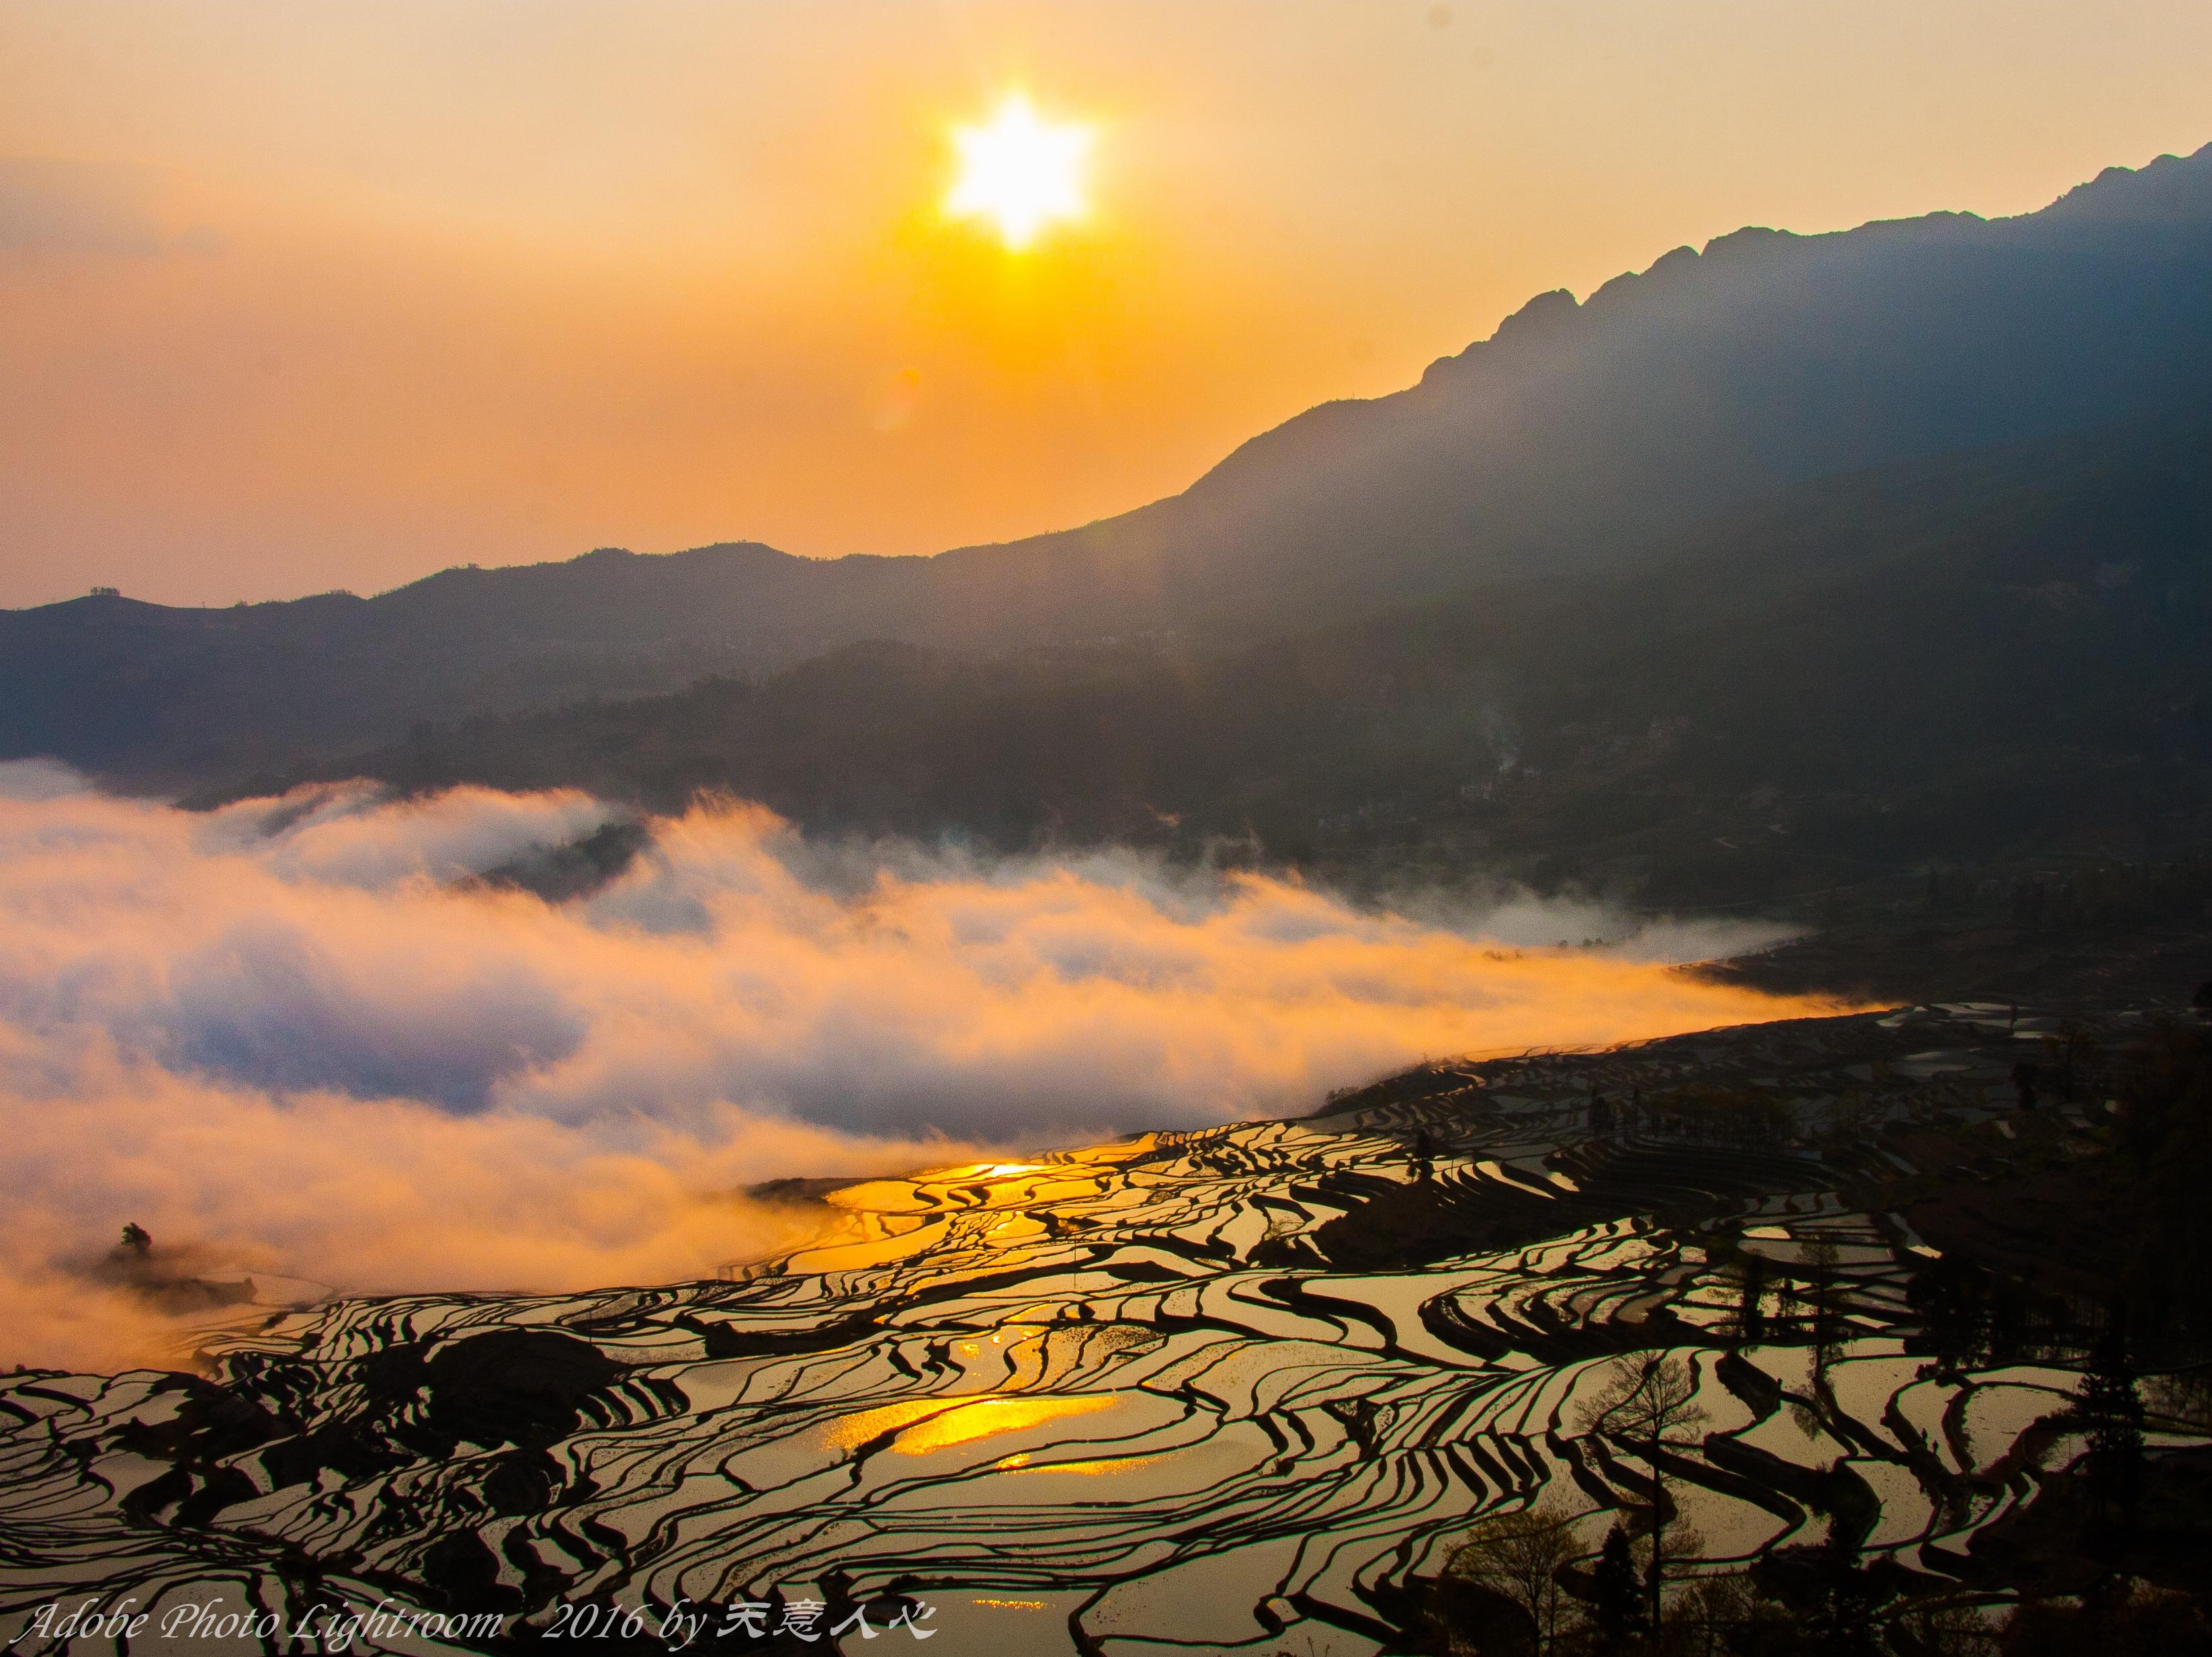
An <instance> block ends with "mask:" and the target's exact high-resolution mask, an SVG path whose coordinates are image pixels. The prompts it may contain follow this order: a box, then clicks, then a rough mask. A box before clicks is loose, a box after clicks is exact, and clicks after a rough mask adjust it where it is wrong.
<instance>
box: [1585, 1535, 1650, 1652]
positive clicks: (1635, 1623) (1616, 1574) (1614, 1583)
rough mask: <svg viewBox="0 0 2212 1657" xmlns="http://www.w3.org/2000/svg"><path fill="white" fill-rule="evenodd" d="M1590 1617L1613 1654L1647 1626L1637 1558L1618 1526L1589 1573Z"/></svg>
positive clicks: (1600, 1550) (1606, 1541) (1599, 1551)
mask: <svg viewBox="0 0 2212 1657" xmlns="http://www.w3.org/2000/svg"><path fill="white" fill-rule="evenodd" d="M1590 1616H1591V1618H1592V1620H1594V1621H1595V1623H1596V1624H1597V1626H1598V1632H1599V1633H1600V1634H1601V1635H1602V1636H1604V1638H1605V1642H1606V1647H1607V1649H1608V1650H1612V1651H1618V1650H1620V1648H1621V1647H1622V1646H1623V1645H1625V1644H1626V1643H1627V1642H1628V1640H1629V1638H1630V1636H1632V1635H1634V1634H1636V1633H1638V1631H1639V1630H1641V1629H1642V1628H1643V1626H1644V1610H1643V1605H1642V1604H1641V1602H1640V1596H1639V1595H1638V1592H1637V1587H1636V1556H1635V1553H1634V1551H1632V1549H1631V1548H1630V1547H1629V1545H1628V1533H1627V1532H1626V1531H1625V1530H1623V1529H1622V1528H1621V1527H1620V1526H1618V1525H1615V1526H1614V1527H1613V1528H1612V1529H1611V1530H1609V1531H1607V1533H1605V1545H1604V1546H1603V1547H1602V1548H1601V1549H1599V1550H1598V1556H1597V1568H1596V1569H1595V1570H1593V1571H1592V1572H1591V1573H1590Z"/></svg>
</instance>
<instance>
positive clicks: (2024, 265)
mask: <svg viewBox="0 0 2212 1657" xmlns="http://www.w3.org/2000/svg"><path fill="white" fill-rule="evenodd" d="M2207 383H2212V148H2208V149H2205V150H2203V151H2199V152H2198V153H2197V155H2194V156H2191V157H2189V158H2187V159H2185V160H2184V159H2176V158H2173V157H2166V158H2163V159H2161V160H2160V161H2156V162H2154V163H2153V164H2152V165H2151V166H2149V167H2145V168H2143V169H2142V170H2141V171H2140V172H2128V171H2124V170H2120V169H2114V170H2112V171H2110V172H2107V173H2105V174H2104V175H2103V176H2101V177H2100V178H2099V179H2097V180H2095V181H2094V182H2093V183H2091V184H2088V185H2083V186H2082V187H2081V188H2079V189H2077V190H2075V191H2071V192H2069V194H2068V195H2067V196H2065V197H2063V198H2062V199H2061V200H2059V201H2058V202H2057V203H2054V204H2053V205H2052V206H2051V207H2049V208H2047V209H2045V210H2043V211H2042V212H2039V213H2035V214H2031V215H2024V216H2022V217H2019V218H2015V219H2006V220H1997V221H1991V222H1984V221H1983V220H1980V219H1978V218H1974V217H1972V216H1971V215H1954V214H1939V215H1933V216H1930V217H1928V218H1923V219H1914V220H1908V221H1900V222H1893V223H1883V224H1874V225H1868V226H1865V227H1863V228H1859V229H1857V230H1853V231H1850V232H1847V233H1841V234H1834V235H1824V236H1802V237H1801V236H1795V235H1790V234H1784V233H1779V232H1775V231H1768V230H1743V231H1739V232H1737V233H1735V234H1733V235H1729V236H1725V237H1723V238H1721V239H1719V240H1717V241H1714V242H1712V243H1711V244H1709V245H1708V246H1706V248H1705V251H1704V252H1702V253H1699V252H1692V250H1690V249H1688V248H1682V249H1678V250H1677V251H1675V252H1673V253H1670V254H1668V255H1667V256H1666V257H1665V258H1662V259H1661V260H1660V261H1659V262H1658V263H1657V264H1655V265H1654V266H1652V268H1651V269H1650V270H1648V271H1646V272H1644V274H1642V275H1641V276H1624V277H1621V278H1620V279H1618V280H1616V281H1614V282H1609V283H1607V285H1606V286H1605V287H1604V288H1601V289H1599V290H1598V291H1597V292H1596V293H1595V294H1592V295H1591V296H1590V298H1589V300H1588V301H1587V302H1585V303H1583V304H1579V305H1578V304H1577V303H1576V302H1575V301H1574V300H1573V299H1572V298H1571V296H1569V295H1567V294H1564V293H1560V294H1546V295H1543V296H1541V297H1540V298H1538V299H1537V300H1533V301H1531V302H1530V304H1529V305H1528V306H1527V307H1524V308H1523V309H1522V311H1521V312H1520V313H1517V314H1516V316H1514V317H1513V318H1511V319H1509V320H1508V321H1507V322H1506V323H1505V324H1504V325H1502V326H1501V327H1500V328H1499V329H1498V332H1497V333H1496V334H1495V335H1494V336H1493V337H1492V338H1490V339H1489V340H1486V341H1485V342H1483V343H1480V344H1478V345H1474V346H1472V347H1470V348H1469V349H1468V350H1466V351H1465V352H1463V353H1462V354H1461V355H1457V356H1455V357H1450V358H1447V359H1445V360H1443V361H1439V362H1437V364H1435V365H1434V366H1433V367H1431V369H1430V370H1429V372H1428V373H1426V374H1425V376H1424V377H1423V379H1422V380H1421V382H1420V384H1419V385H1417V386H1414V387H1413V388H1411V389H1409V390H1407V391H1401V392H1399V393H1397V394H1395V396H1391V397H1387V398H1379V399H1376V400H1374V401H1372V402H1365V403H1338V404H1327V405H1324V406H1323V407H1322V408H1319V409H1316V410H1310V411H1309V412H1308V413H1306V414H1304V415H1302V416H1298V417H1297V419H1294V420H1292V421H1291V422H1287V423H1286V424H1285V425H1284V426H1282V427H1279V428H1277V429H1275V430H1274V431H1272V432H1269V433H1267V434H1265V435H1263V436H1261V437H1259V438H1256V439H1255V440H1253V441H1251V442H1250V443H1248V444H1247V445H1245V446H1243V448H1242V449H1240V450H1238V451H1237V452H1236V453H1235V454H1233V455H1231V457H1229V458H1228V459H1226V460H1225V461H1224V462H1223V463H1222V464H1220V465H1219V466H1218V467H1216V468H1215V469H1214V470H1212V472H1211V473H1209V474H1208V475H1207V476H1206V477H1205V478H1203V479H1201V480H1200V482H1199V483H1197V484H1195V485H1194V486H1193V487H1192V488H1191V489H1189V490H1188V491H1186V492H1185V493H1184V494H1182V495H1178V496H1176V497H1174V498H1173V499H1171V500H1168V501H1159V502H1156V503H1154V504H1153V505H1152V506H1148V507H1143V508H1141V509H1139V511H1136V512H1133V513H1128V514H1127V515H1125V516H1122V517H1120V518H1115V519H1108V520H1105V521H1103V522H1101V523H1098V524H1094V525H1090V526H1088V527H1086V528H1084V529H1079V530H1073V531H1066V532H1063V533H1060V534H1055V535H1049V536H1042V537H1035V538H1033V539H1030V540H1027V541H1022V542H1016V543H1007V544H1005V545H1000V546H993V547H976V548H968V549H959V550H956V551H952V552H948V553H945V554H941V555H939V556H937V557H935V558H928V559H923V558H902V559H879V558H848V559H841V560H836V561H808V560H803V559H796V558H792V557H789V556H787V555H783V554H781V553H778V552H775V551H774V550H773V549H769V548H766V547H761V546H757V545H750V544H738V545H728V546H718V547H710V548H702V549H697V550H696V551H692V552H688V553H681V554H676V555H668V556H665V557H651V558H641V557H635V556H633V555H629V554H626V553H622V552H618V551H601V552H598V553H593V554H592V555H588V556H586V557H584V558H581V559H579V560H576V561H573V562H570V563H567V564H558V565H542V566H538V567H534V568H521V569H499V570H475V569H465V570H448V571H447V572H445V573H443V574H440V575H437V576H434V577H432V578H430V579H429V580H425V581H422V582H417V583H416V584H415V585H413V586H409V587H405V588H403V589H400V590H399V591H398V592H392V593H387V594H385V595H383V596H381V597H380V598H369V599H360V598H349V597H346V596H343V595H330V596H325V597H322V598H309V599H302V600H300V601H297V602H295V603H291V604H265V605H254V606H250V607H243V608H240V609H235V610H165V609H161V608H159V607H155V606H151V605H146V604H136V603H133V602H132V601H131V600H129V599H126V598H112V597H106V598H86V599H79V600H75V601H72V602H71V603H70V604H57V605H51V606H47V607H46V608H44V609H41V610H24V611H15V612H4V613H0V753H4V754H10V755H23V754H34V753H45V754H53V755H57V756H60V757H63V758H64V759H68V760H71V761H73V762H76V763H79V764H82V765H87V766H90V767H92V768H97V769H101V770H105V771H107V772H110V773H112V774H117V775H118V776H121V777H123V778H125V779H137V780H151V781H160V780H178V779H190V778H200V779H205V778H212V777H218V776H221V775H223V774H240V773H242V772H244V771H246V770H250V769H253V768H286V767H297V766H299V765H301V763H303V762H305V761H307V760H308V759H310V758H312V757H313V756H315V755H317V754H327V753H330V752H333V751H337V750H343V749H345V748H347V747H349V746H355V745H359V744H366V743H369V742H373V741H374V740H376V739H378V738H380V737H386V736H392V735H396V734H397V733H398V732H400V731H404V730H405V729H406V728H407V727H408V726H409V725H411V724H414V723H416V722H417V721H421V720H424V719H428V720H434V721H437V720H445V721H451V720H453V719H458V718H461V717H465V716H466V715H469V714H471V713H498V712H509V711H514V710H518V709H523V708H528V707H542V706H547V705H552V704H557V703H560V702H562V701H571V700H575V699H579V698H587V697H592V696H630V695H638V694H641V693H647V692H652V691H657V690H665V689H673V688H676V687H678V686H681V685H683V684H685V683H690V682H691V681H692V680H694V679H696V678H697V677H701V676H702V674H707V673H714V672H720V673H741V672H763V671H779V670H781V669H783V668H786V667H788V666H790V665H793V664H796V663H799V662H802V661H804V660H805V659H809V658H811V657H814V656H817V655H820V654H822V653H824V652H830V651H834V650H837V649H840V648H842V647H844V646H849V645H853V644H856V643H859V642H861V641H865V640H891V641H897V642H902V643H906V644H911V645H918V646H927V647H930V648H933V649H939V650H951V651H967V652H982V651H1002V650H1006V649H1019V648H1030V647H1036V646H1054V647H1065V646H1102V645H1103V644H1104V641H1107V640H1121V641H1126V640H1130V639H1133V638H1136V639H1143V640H1150V641H1152V643H1153V644H1155V645H1158V646H1168V647H1172V648H1175V649H1177V650H1188V649H1199V650H1201V651H1207V650H1212V649H1215V648H1218V647H1224V646H1231V645H1234V644H1235V643H1237V642H1238V641H1240V640H1255V639H1258V638H1263V637H1268V636H1275V635H1280V634H1290V633H1294V632H1298V631H1302V630H1310V629H1312V628H1316V626H1319V625H1321V624H1322V623H1324V622H1328V621H1329V620H1332V619H1337V618H1343V617H1347V616H1358V615H1361V614H1368V613H1373V612H1376V611H1377V610H1383V609H1386V608H1389V607H1391V606H1396V605H1403V604H1408V603H1416V602H1419V601H1420V600H1422V599H1425V598H1430V597H1433V596H1436V595H1439V594H1443V593H1445V592H1450V591H1452V590H1454V589H1456V588H1461V587H1464V586H1468V585H1470V584H1474V583H1481V582H1489V581H1496V580H1502V579H1507V578H1515V577H1525V576H1533V575H1538V574H1553V575H1558V576H1562V577H1570V578H1571V577H1576V576H1579V575H1582V574H1588V573H1591V572H1596V571H1602V570H1607V569H1613V568H1624V567H1626V566H1630V565H1632V564H1634V563H1636V562H1637V561H1639V560H1647V559H1650V558H1655V557H1677V556H1683V555H1685V553H1684V550H1683V549H1686V548H1689V547H1694V546H1702V545H1707V544H1710V543H1711V538H1712V537H1711V535H1710V534H1705V533H1704V532H1702V531H1701V530H1700V526H1701V525H1715V524H1717V523H1718V522H1719V521H1720V520H1722V519H1726V518H1727V517H1729V515H1730V514H1735V513H1741V512H1743V511H1745V510H1747V509H1749V508H1752V507H1755V506H1756V505H1757V504H1758V503H1759V502H1761V501H1767V500H1770V499H1772V498H1775V497H1777V496H1778V495H1781V494H1782V493H1784V492H1786V491H1788V490H1790V489H1793V488H1795V487H1796V486H1798V485H1801V484H1803V483H1808V482H1812V481H1814V480H1817V479H1820V478H1826V477H1835V476H1844V475H1846V474H1850V473H1852V472H1856V471H1859V470H1864V469H1867V468H1869V467H1877V466H1884V465H1888V464H1894V463H1899V462H1905V461H1909V460H1911V459H1912V458H1915V457H1927V456H1933V455H1938V454H1943V453H1947V452H1952V451H1955V450H1960V449H1964V448H1969V447H1975V446H1988V445H1991V444H2000V443H2006V442H2016V441H2022V440H2033V439H2037V438H2039V437H2047V436H2052V435H2055V434H2063V433H2066V432H2069V431H2075V430H2078V429H2082V428H2087V427H2089V426H2092V425H2094V424H2097V423H2100V422H2110V421H2112V420H2116V419H2119V418H2122V417H2124V416H2130V415H2131V414H2136V413H2139V412H2142V411H2146V410H2159V409H2170V408H2174V407H2181V406H2186V404H2187V399H2188V398H2190V397H2191V394H2192V393H2193V391H2195V389H2196V388H2197V387H2198V386H2200V385H2204V384H2207ZM1106 647H1108V648H1112V647H1114V646H1106Z"/></svg>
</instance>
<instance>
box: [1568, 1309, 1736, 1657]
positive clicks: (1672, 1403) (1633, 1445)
mask: <svg viewBox="0 0 2212 1657" xmlns="http://www.w3.org/2000/svg"><path fill="white" fill-rule="evenodd" d="M1697 1391H1698V1383H1697V1379H1696V1377H1695V1376H1693V1375H1692V1374H1691V1373H1690V1366H1689V1365H1688V1364H1686V1363H1684V1362H1682V1360H1681V1359H1680V1358H1677V1357H1668V1356H1667V1355H1666V1354H1665V1353H1663V1352H1646V1353H1643V1354H1640V1355H1636V1356H1632V1357H1620V1358H1616V1359H1614V1360H1613V1367H1612V1371H1611V1373H1610V1374H1609V1375H1607V1379H1606V1381H1605V1384H1604V1386H1602V1387H1601V1388H1599V1390H1598V1393H1597V1396H1596V1397H1595V1398H1593V1399H1590V1400H1589V1402H1588V1403H1586V1404H1584V1405H1583V1406H1582V1409H1581V1411H1580V1414H1581V1417H1582V1425H1583V1431H1585V1432H1589V1433H1597V1434H1601V1435H1604V1436H1605V1437H1607V1438H1610V1439H1612V1440H1613V1441H1614V1442H1616V1443H1618V1444H1620V1445H1621V1446H1622V1447H1623V1448H1626V1449H1627V1450H1628V1452H1629V1453H1630V1454H1632V1455H1635V1456H1638V1457H1640V1458H1641V1459H1642V1460H1643V1462H1644V1466H1645V1468H1646V1469H1647V1470H1648V1472H1649V1473H1650V1481H1651V1557H1650V1563H1648V1564H1647V1565H1646V1566H1645V1568H1644V1604H1645V1609H1646V1611H1647V1614H1648V1618H1649V1620H1650V1623H1651V1624H1653V1625H1654V1626H1655V1627H1656V1625H1657V1624H1658V1621H1659V1611H1660V1602H1661V1597H1662V1592H1661V1591H1662V1587H1663V1586H1664V1579H1665V1575H1666V1557H1665V1555H1666V1548H1665V1546H1664V1543H1665V1538H1666V1531H1667V1521H1668V1502H1667V1469H1666V1462H1665V1460H1664V1458H1665V1455H1666V1453H1667V1451H1668V1448H1672V1447H1679V1446H1684V1445H1689V1444H1694V1443H1696V1442H1698V1441H1697V1435H1696V1434H1695V1432H1694V1431H1693V1430H1692V1429H1694V1428H1695V1427H1696V1426H1697V1425H1698V1423H1700V1422H1702V1421H1704V1420H1705V1410H1704V1408H1703V1407H1702V1406H1701V1405H1699V1404H1698V1402H1697Z"/></svg>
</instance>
